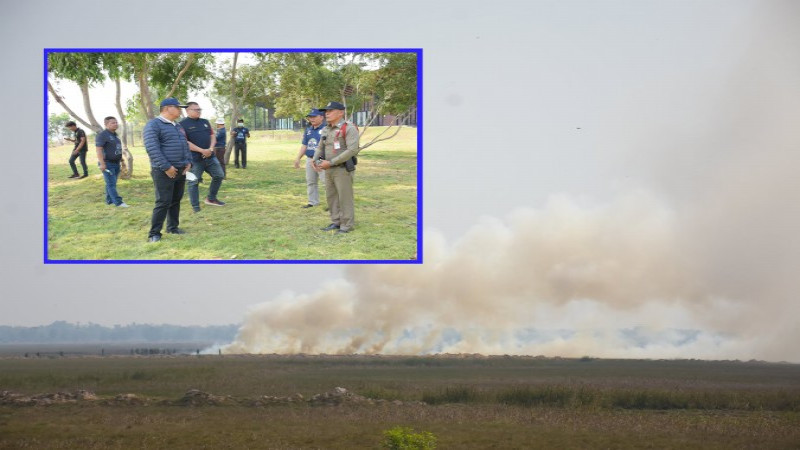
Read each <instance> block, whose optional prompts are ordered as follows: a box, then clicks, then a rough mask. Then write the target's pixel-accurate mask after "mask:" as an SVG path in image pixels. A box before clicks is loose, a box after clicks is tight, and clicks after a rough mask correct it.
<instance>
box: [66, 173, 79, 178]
mask: <svg viewBox="0 0 800 450" xmlns="http://www.w3.org/2000/svg"><path fill="white" fill-rule="evenodd" d="M79 176H80V175H78V174H77V173H73V174H72V175H70V176H68V177H67V178H78V177H79Z"/></svg>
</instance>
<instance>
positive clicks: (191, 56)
mask: <svg viewBox="0 0 800 450" xmlns="http://www.w3.org/2000/svg"><path fill="white" fill-rule="evenodd" d="M193 62H194V53H189V57H188V58H186V64H184V65H183V69H181V71H180V72H178V76H177V77H176V78H175V82H174V83H172V87H171V88H170V90H169V93H168V94H167V98H169V97H172V94H173V93H174V92H175V88H177V87H178V83H179V82H180V81H181V78H183V74H185V73H186V71H187V70H189V67H190V66H191V65H192V63H193Z"/></svg>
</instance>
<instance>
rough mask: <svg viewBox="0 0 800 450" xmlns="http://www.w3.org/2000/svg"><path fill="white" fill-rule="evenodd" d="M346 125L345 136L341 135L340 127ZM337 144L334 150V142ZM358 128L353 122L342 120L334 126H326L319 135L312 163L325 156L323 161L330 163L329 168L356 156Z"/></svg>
mask: <svg viewBox="0 0 800 450" xmlns="http://www.w3.org/2000/svg"><path fill="white" fill-rule="evenodd" d="M345 123H347V128H346V129H345V135H342V133H341V131H342V125H343V124H345ZM337 141H338V142H339V148H338V149H336V148H335V147H336V145H335V142H337ZM358 151H359V148H358V128H356V126H355V125H354V124H353V122H350V121H347V122H345V121H344V120H341V121H339V123H338V124H336V125H331V124H328V125H326V126H325V127H324V128H323V129H322V131H321V132H320V134H319V145H318V146H317V149H316V150H315V151H314V161H316V160H317V159H319V158H320V157H321V156H322V155H325V157H324V158H323V159H325V160H327V161H330V163H331V166H338V165H340V164H344V163H345V161H347V160H348V159H350V158H352V157H353V156H356V155H358Z"/></svg>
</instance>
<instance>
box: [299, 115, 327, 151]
mask: <svg viewBox="0 0 800 450" xmlns="http://www.w3.org/2000/svg"><path fill="white" fill-rule="evenodd" d="M325 125H327V123H326V122H325V121H324V120H323V121H322V124H321V125H320V126H318V127H317V128H314V127H312V126H311V125H309V126H307V127H306V132H305V133H304V134H303V140H302V144H303V145H305V146H306V156H307V157H309V158H313V157H314V152H315V151H316V150H317V146H318V145H319V132H320V131H322V129H323V128H325Z"/></svg>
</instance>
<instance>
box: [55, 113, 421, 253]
mask: <svg viewBox="0 0 800 450" xmlns="http://www.w3.org/2000/svg"><path fill="white" fill-rule="evenodd" d="M379 131H380V130H379V129H371V130H370V131H369V132H368V135H367V136H365V137H364V139H365V140H368V139H369V136H370V135H372V134H373V133H378V132H379ZM416 138H417V135H416V129H413V128H404V129H403V130H401V132H400V134H398V136H396V137H395V138H394V139H391V140H389V141H385V142H381V143H378V144H375V145H373V146H371V147H370V148H368V149H366V150H364V151H363V152H362V153H361V155H359V164H358V169H357V171H356V175H355V185H354V190H355V209H356V226H355V231H354V232H352V233H349V234H347V235H335V234H334V233H332V232H323V231H320V230H319V228H321V227H324V226H326V225H327V224H328V223H330V217H329V214H328V213H327V212H326V211H324V209H323V208H322V207H315V208H308V209H303V208H301V206H302V205H305V204H306V203H307V197H306V184H305V170H304V168H303V167H302V166H301V169H294V168H293V161H294V158H295V155H296V154H297V151H298V149H299V147H300V144H299V142H300V134H299V133H292V132H278V131H255V132H253V138H252V139H251V140H249V142H248V151H247V152H248V163H247V169H234V168H233V167H232V165H233V164H232V163H233V157H232V158H231V167H229V168H228V178H227V179H226V180H225V181H224V182H223V184H222V188H221V189H220V192H219V196H218V197H219V198H220V199H221V200H222V201H224V202H226V203H227V205H226V206H224V207H212V206H207V205H205V204H203V203H202V199H203V198H205V195H206V194H207V193H208V186H209V183H210V177H209V176H208V174H204V177H203V178H204V182H203V183H201V184H200V198H201V208H202V211H201V212H199V213H196V214H195V213H193V212H192V208H191V205H190V204H189V194H188V190H187V192H186V193H185V195H184V199H183V201H182V204H181V218H180V220H181V223H180V227H181V228H183V229H184V230H185V231H186V232H187V234H186V235H180V236H176V235H169V234H166V233H165V234H164V237H163V239H162V241H161V242H160V243H156V244H151V243H148V242H147V233H148V230H149V228H150V217H151V214H152V210H153V206H154V202H155V197H154V189H153V182H152V178H151V177H150V164H149V159H148V158H147V154H146V152H145V150H144V148H143V147H133V148H131V152H132V154H133V155H134V176H133V177H132V178H131V179H129V180H122V179H120V180H119V182H118V186H117V187H118V191H119V193H120V195H121V196H122V198H123V200H124V201H125V202H126V203H127V204H129V205H131V207H130V208H127V209H123V208H115V207H113V206H109V205H106V204H105V201H104V198H105V194H104V191H103V189H104V183H103V177H102V175H101V174H100V173H99V170H98V169H97V168H96V165H95V164H92V165H91V167H90V175H89V177H88V178H86V179H82V180H78V179H68V178H67V177H68V176H69V175H70V173H71V169H70V168H69V165H68V163H67V160H68V158H69V151H70V149H69V147H68V146H62V147H54V148H51V149H49V150H48V151H49V154H48V160H49V166H48V205H47V218H48V231H47V248H48V257H49V258H50V259H52V260H220V261H231V260H357V259H365V260H409V259H415V257H416V254H417V182H418V180H417V163H418V161H417V148H416ZM90 156H91V155H90ZM89 160H90V161H93V160H94V158H92V157H90V158H89ZM320 191H321V192H320V194H321V198H322V200H323V203H324V191H325V190H324V187H321V188H320ZM322 206H324V205H322ZM164 231H166V230H162V232H164Z"/></svg>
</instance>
